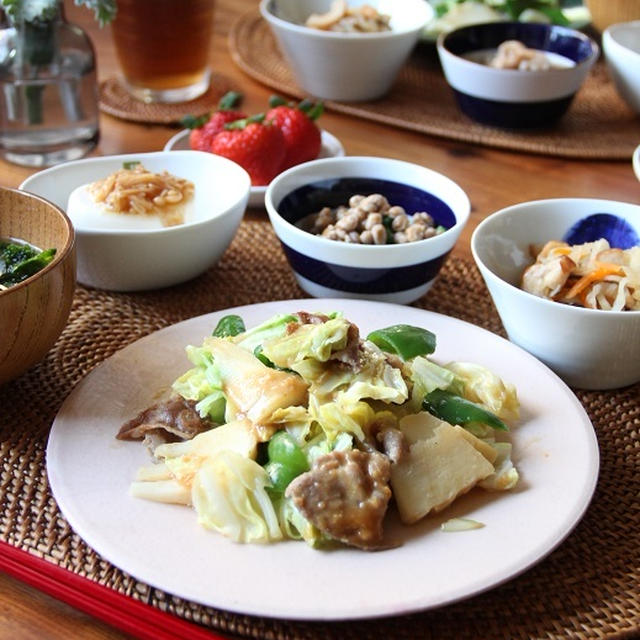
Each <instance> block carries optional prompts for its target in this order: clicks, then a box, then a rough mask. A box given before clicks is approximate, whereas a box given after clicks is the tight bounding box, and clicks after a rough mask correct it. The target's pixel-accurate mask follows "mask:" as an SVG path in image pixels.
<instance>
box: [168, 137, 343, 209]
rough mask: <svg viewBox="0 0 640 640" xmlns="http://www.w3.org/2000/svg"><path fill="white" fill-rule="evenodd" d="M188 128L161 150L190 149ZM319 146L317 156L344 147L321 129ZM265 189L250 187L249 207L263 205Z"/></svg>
mask: <svg viewBox="0 0 640 640" xmlns="http://www.w3.org/2000/svg"><path fill="white" fill-rule="evenodd" d="M189 133H190V131H189V129H183V130H182V131H180V132H178V133H176V135H175V136H173V137H172V138H170V139H169V140H167V144H165V145H164V149H163V151H182V150H185V149H190V147H189ZM320 133H321V136H322V137H321V141H322V146H321V147H320V153H319V154H318V158H337V157H338V156H343V155H344V147H343V146H342V143H341V142H340V140H338V138H336V137H335V136H334V135H332V134H330V133H329V132H328V131H325V130H324V129H322V130H321V131H320ZM266 191H267V187H251V194H250V195H249V206H250V207H264V194H265V193H266Z"/></svg>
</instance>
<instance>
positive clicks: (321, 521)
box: [285, 450, 391, 549]
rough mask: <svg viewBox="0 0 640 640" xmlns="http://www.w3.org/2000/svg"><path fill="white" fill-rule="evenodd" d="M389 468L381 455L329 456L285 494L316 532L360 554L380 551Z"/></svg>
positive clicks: (340, 453) (334, 453)
mask: <svg viewBox="0 0 640 640" xmlns="http://www.w3.org/2000/svg"><path fill="white" fill-rule="evenodd" d="M390 471H391V464H390V463H389V460H388V459H387V458H386V457H385V456H384V455H382V454H381V453H377V452H373V453H366V452H364V451H358V450H353V451H332V452H331V453H329V454H327V455H324V456H321V457H320V458H318V459H317V460H315V461H314V463H313V465H312V467H311V470H310V471H307V472H306V473H303V474H302V475H300V476H298V477H297V478H296V479H295V480H293V482H292V483H291V484H290V485H289V486H288V487H287V490H286V493H285V495H286V496H287V497H289V498H291V500H292V501H293V504H294V505H295V506H296V508H297V509H298V510H299V511H300V512H301V513H302V515H304V516H305V518H307V520H309V522H311V523H312V524H313V525H314V526H315V527H317V528H318V529H319V530H320V531H322V532H323V533H325V534H327V535H328V536H330V537H331V538H334V539H336V540H340V541H341V542H344V543H346V544H348V545H352V546H354V547H359V548H361V549H376V548H379V547H381V546H382V521H383V519H384V515H385V513H386V510H387V505H388V503H389V499H390V498H391V490H390V489H389V475H390Z"/></svg>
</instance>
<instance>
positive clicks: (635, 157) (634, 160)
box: [631, 145, 640, 180]
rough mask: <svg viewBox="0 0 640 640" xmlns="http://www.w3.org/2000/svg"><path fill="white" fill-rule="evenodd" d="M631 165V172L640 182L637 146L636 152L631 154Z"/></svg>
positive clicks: (639, 155) (639, 157) (639, 150)
mask: <svg viewBox="0 0 640 640" xmlns="http://www.w3.org/2000/svg"><path fill="white" fill-rule="evenodd" d="M631 164H632V165H633V171H634V173H635V174H636V178H638V180H640V145H638V146H637V147H636V150H635V151H634V152H633V157H632V159H631Z"/></svg>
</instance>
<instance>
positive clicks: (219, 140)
mask: <svg viewBox="0 0 640 640" xmlns="http://www.w3.org/2000/svg"><path fill="white" fill-rule="evenodd" d="M209 150H210V151H211V152H212V153H216V154H217V155H219V156H224V157H225V158H229V160H233V161H234V162H237V163H238V164H239V165H240V166H241V167H243V168H244V169H245V170H246V171H247V173H248V174H249V176H250V177H251V184H252V185H253V186H254V187H255V186H260V185H267V184H269V182H271V180H273V178H275V177H276V175H278V173H280V171H281V168H282V161H283V160H284V157H285V141H284V135H283V134H282V131H280V129H278V127H276V126H274V125H273V124H271V123H269V122H264V114H259V115H257V116H252V117H250V118H246V119H244V120H237V121H236V122H232V123H230V124H227V125H225V128H224V130H223V131H221V132H220V133H218V135H216V136H215V137H214V138H213V139H212V141H211V147H210V149H209Z"/></svg>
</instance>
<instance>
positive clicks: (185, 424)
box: [116, 394, 215, 441]
mask: <svg viewBox="0 0 640 640" xmlns="http://www.w3.org/2000/svg"><path fill="white" fill-rule="evenodd" d="M195 405H196V403H195V401H193V400H185V399H184V398H183V397H182V396H180V395H177V394H176V395H172V396H171V397H170V398H169V399H168V400H164V401H162V402H158V403H156V404H154V405H152V406H151V407H149V408H148V409H145V410H144V411H141V412H140V413H139V414H138V415H137V416H136V417H135V418H133V419H132V420H129V421H128V422H125V423H124V424H123V425H122V427H120V431H118V435H117V436H116V437H117V438H118V439H119V440H141V439H142V438H144V437H145V436H146V435H148V434H150V433H153V434H159V435H161V436H164V437H165V439H166V440H169V441H172V440H176V439H180V440H191V438H193V437H195V436H197V435H198V434H199V433H202V432H203V431H208V430H209V429H212V428H213V427H214V426H215V424H214V423H213V422H212V421H211V420H209V419H207V418H201V417H200V414H199V413H198V412H197V411H196V408H195Z"/></svg>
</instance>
